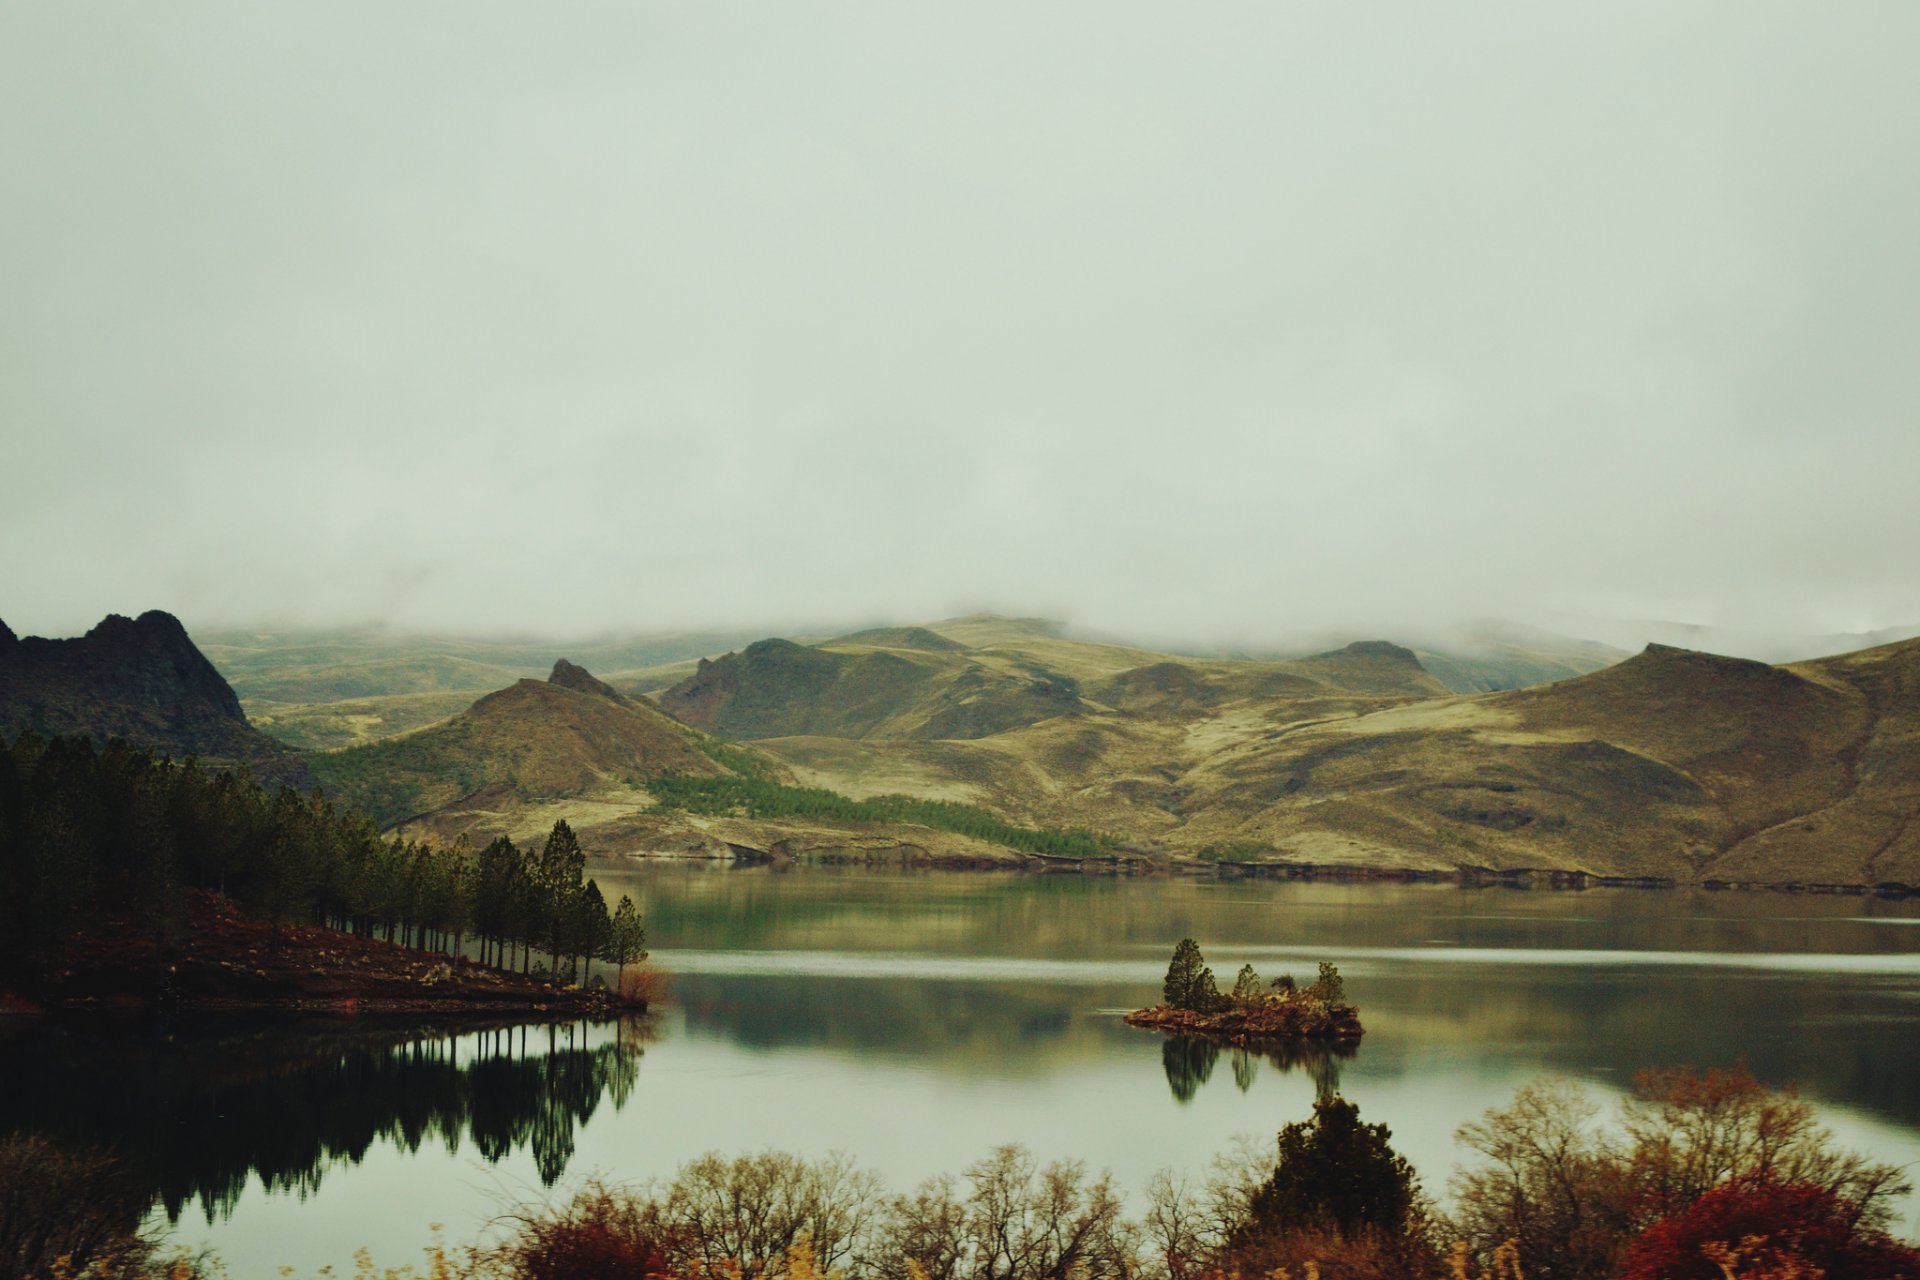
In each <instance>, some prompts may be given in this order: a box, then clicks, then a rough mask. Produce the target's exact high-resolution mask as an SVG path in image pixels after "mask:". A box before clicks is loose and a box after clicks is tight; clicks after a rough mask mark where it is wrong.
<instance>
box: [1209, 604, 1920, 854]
mask: <svg viewBox="0 0 1920 1280" xmlns="http://www.w3.org/2000/svg"><path fill="white" fill-rule="evenodd" d="M1916 690H1920V641H1909V642H1906V643H1903V644H1896V645H1890V646H1886V647H1884V648H1881V649H1875V650H1869V651H1866V652H1864V653H1860V654H1853V655H1848V656H1846V657H1843V658H1837V659H1826V660H1822V661H1819V662H1812V663H1803V664H1797V665H1795V666H1792V667H1769V666H1766V665H1764V664H1761V663H1757V662H1749V661H1746V660H1743V659H1735V658H1721V657H1715V656H1712V655H1707V654H1698V653H1691V652H1688V651H1685V650H1677V649H1670V648H1663V647H1660V646H1650V647H1649V648H1648V649H1647V650H1646V651H1645V652H1644V653H1642V654H1641V655H1639V656H1638V657H1636V658H1634V659H1632V660H1630V661H1628V662H1625V663H1622V664H1620V665H1619V666H1617V667H1613V668H1609V669H1607V670H1605V671H1601V672H1597V673H1595V674H1593V675H1589V676H1584V677H1581V678H1579V679H1576V680H1569V681H1565V682H1563V683H1560V684H1557V685H1551V686H1547V687H1545V688H1541V689H1529V690H1522V691H1518V692H1513V693H1503V694H1493V695H1487V696H1483V697H1478V698H1455V699H1443V700H1435V701H1432V702H1423V703H1419V704H1414V705H1410V706H1407V707H1403V708H1397V709H1392V710H1387V711H1382V712H1377V713H1374V714H1371V715H1367V716H1361V717H1357V718H1354V719H1351V720H1347V721H1341V722H1335V723H1329V724H1325V725H1316V726H1306V727H1303V728H1301V729H1299V730H1297V731H1294V732H1291V733H1287V734H1283V735H1282V736H1281V737H1279V738H1278V739H1276V740H1274V741H1271V742H1266V743H1260V744H1253V745H1250V746H1248V747H1246V748H1245V749H1242V750H1239V751H1236V752H1231V753H1227V754H1224V755H1221V756H1218V757H1215V758H1213V759H1210V760H1208V761H1206V762H1204V763H1203V764H1202V765H1201V766H1200V767H1198V768H1196V769H1195V770H1193V771H1192V772H1191V773H1189V774H1187V775H1185V777H1184V778H1183V781H1184V782H1185V783H1186V784H1187V785H1188V786H1190V787H1191V789H1192V790H1191V794H1190V798H1189V801H1188V803H1189V804H1190V805H1191V806H1192V808H1193V818H1192V821H1191V822H1190V823H1188V824H1187V825H1186V827H1185V828H1183V837H1184V839H1185V840H1186V841H1187V842H1193V841H1196V840H1214V841H1232V842H1246V843H1248V844H1252V845H1256V846H1260V847H1266V848H1271V849H1274V850H1276V851H1278V852H1280V853H1281V854H1283V855H1284V856H1287V857H1292V858H1297V859H1300V860H1303V861H1313V862H1340V863H1352V864H1366V865H1398V866H1427V867H1449V866H1458V865H1477V866H1487V867H1500V868H1505V867H1538V868H1556V869H1580V870H1586V871H1591V872H1596V873H1601V874H1616V875H1642V876H1660V877H1671V878H1677V879H1695V880H1704V879H1730V880H1757V881H1770V882H1777V881H1783V880H1817V881H1826V882H1840V883H1874V882H1877V881H1883V880H1885V881H1903V882H1909V883H1913V882H1920V839H1916V837H1920V831H1916V830H1915V826H1916V824H1915V823H1914V822H1913V821H1912V819H1913V817H1914V815H1915V814H1916V812H1917V811H1920V744H1917V743H1916V737H1917V736H1920V708H1917V707H1916V705H1915V700H1914V697H1913V694H1914V692H1915V691H1916Z"/></svg>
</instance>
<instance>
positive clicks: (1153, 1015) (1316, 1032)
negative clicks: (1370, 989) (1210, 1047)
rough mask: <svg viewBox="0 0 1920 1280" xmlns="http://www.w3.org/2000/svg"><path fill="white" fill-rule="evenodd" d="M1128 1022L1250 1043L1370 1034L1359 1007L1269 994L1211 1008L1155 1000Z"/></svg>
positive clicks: (1170, 1032) (1131, 1015)
mask: <svg viewBox="0 0 1920 1280" xmlns="http://www.w3.org/2000/svg"><path fill="white" fill-rule="evenodd" d="M1122 1021H1123V1022H1125V1023H1126V1024H1127V1025H1128V1026H1130V1027H1147V1028H1150V1029H1152V1030H1154V1031H1163V1032H1165V1033H1167V1034H1168V1035H1178V1036H1202V1037H1205V1038H1206V1039H1209V1040H1219V1041H1223V1042H1225V1043H1227V1044H1235V1045H1246V1044H1254V1043H1258V1042H1260V1041H1263V1040H1308V1039H1315V1040H1358V1039H1359V1038H1360V1037H1361V1036H1363V1035H1365V1034H1366V1029H1365V1028H1364V1027H1362V1026H1361V1025H1360V1011H1359V1010H1357V1009H1355V1008H1354V1007H1353V1006H1351V1005H1333V1006H1329V1005H1326V1004H1322V1003H1320V1002H1319V1001H1310V1000H1303V999H1292V998H1288V997H1286V996H1270V997H1267V998H1264V999H1261V1000H1257V1001H1252V1002H1243V1001H1237V1000H1236V1001H1234V1002H1233V1003H1232V1004H1231V1005H1229V1006H1228V1007H1226V1008H1223V1009H1219V1010H1215V1011H1213V1012H1209V1013H1201V1012H1198V1011H1196V1010H1193V1009H1175V1008H1171V1007H1169V1006H1167V1005H1164V1004H1161V1005H1155V1006H1154V1007H1153V1008H1151V1009H1136V1010H1134V1011H1133V1012H1132V1013H1129V1014H1127V1015H1126V1016H1125V1017H1124V1018H1123V1019H1122Z"/></svg>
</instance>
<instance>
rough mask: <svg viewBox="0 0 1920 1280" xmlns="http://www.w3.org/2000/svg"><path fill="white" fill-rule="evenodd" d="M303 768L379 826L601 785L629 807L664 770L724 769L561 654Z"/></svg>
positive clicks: (496, 808)
mask: <svg viewBox="0 0 1920 1280" xmlns="http://www.w3.org/2000/svg"><path fill="white" fill-rule="evenodd" d="M311 767H312V769H313V772H314V775H315V776H316V777H317V778H319V779H320V780H321V781H322V782H323V783H324V784H326V785H327V786H329V787H332V788H335V789H337V790H338V791H340V792H341V793H342V794H343V795H345V796H346V797H347V798H348V799H350V800H352V801H353V802H354V803H356V804H358V805H360V806H361V807H363V808H365V809H366V810H367V811H368V812H369V813H371V814H372V815H373V816H374V818H375V819H376V820H377V821H379V822H380V823H381V824H382V825H391V824H393V823H396V822H400V821H402V820H405V819H408V818H414V817H419V816H421V815H425V814H429V813H437V814H443V815H444V814H449V813H462V814H467V815H475V816H478V815H503V814H510V813H512V812H515V811H517V810H519V809H522V808H524V807H526V806H528V805H532V804H537V803H539V802H541V801H547V800H553V799H559V798H569V797H579V796H584V795H587V794H590V793H606V792H609V791H612V792H614V793H619V794H626V795H627V796H628V801H627V803H628V807H632V806H634V805H636V804H644V803H646V798H645V796H644V794H641V793H639V792H638V788H639V787H641V786H642V785H643V784H644V783H645V782H646V781H647V780H648V779H650V778H654V777H658V776H659V775H661V774H663V773H676V774H686V775H691V776H696V777H698V776H711V775H716V774H720V773H723V772H725V770H724V769H723V768H722V767H721V766H720V765H718V764H716V763H714V761H713V760H712V759H710V758H709V757H708V756H707V755H705V754H703V753H702V752H701V751H700V749H699V747H698V746H697V745H696V739H695V736H694V735H693V734H691V733H689V732H688V731H687V730H686V729H685V728H683V727H682V726H680V725H678V724H675V723H674V722H673V721H672V720H669V719H668V718H667V717H665V716H664V715H662V714H661V713H660V712H658V711H657V710H655V709H653V708H652V707H650V706H647V705H644V704H643V703H640V702H637V701H635V700H633V699H630V698H628V697H626V696H625V695H623V694H620V693H617V692H615V691H614V690H613V689H611V688H609V687H607V686H605V685H604V684H601V683H600V682H599V681H598V680H596V679H594V678H593V677H592V676H591V675H589V674H588V673H587V672H586V671H584V670H583V669H581V668H579V667H576V666H574V665H573V664H572V663H569V662H567V661H565V660H564V659H563V660H562V661H560V662H559V663H556V664H555V667H554V671H553V674H552V676H551V677H550V678H549V679H548V680H546V681H539V680H520V681H517V682H515V683H514V684H512V685H510V686H508V687H507V688H505V689H501V690H499V691H498V692H495V693H490V694H488V695H486V696H485V697H483V698H481V699H479V700H478V701H477V702H475V703H474V704H473V705H472V706H470V707H468V708H467V709H466V710H465V711H463V712H461V713H460V714H458V715H456V716H453V717H452V718H450V719H448V720H446V721H443V722H442V723H440V724H437V725H434V726H432V727H430V728H427V729H422V730H420V731H418V732H416V733H411V734H406V735H404V736H401V737H397V738H389V739H386V740H384V741H381V742H377V743H373V744H371V745H368V746H363V747H352V748H349V749H347V750H343V751H335V752H327V753H323V754H319V755H315V756H313V757H311ZM469 825H471V824H469ZM481 825H484V824H481ZM462 829H465V828H464V827H463V828H462Z"/></svg>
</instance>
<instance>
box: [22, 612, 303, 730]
mask: <svg viewBox="0 0 1920 1280" xmlns="http://www.w3.org/2000/svg"><path fill="white" fill-rule="evenodd" d="M29 729H31V730H34V731H36V732H39V733H43V734H49V735H54V734H78V735H81V736H83V737H87V738H91V739H92V740H93V741H95V742H97V743H98V742H105V741H106V740H107V739H109V738H125V739H127V740H128V741H130V742H136V743H139V744H141V745H144V746H153V747H158V748H161V749H162V750H165V751H169V752H172V753H174V754H176V755H203V756H209V757H215V758H220V759H227V760H241V761H248V762H260V761H272V760H277V759H280V758H282V757H284V756H285V755H286V751H285V748H283V747H281V746H280V745H279V744H278V743H276V742H274V741H273V740H272V739H271V738H268V737H266V736H265V735H264V734H261V733H259V732H257V731H256V730H255V729H254V728H253V727H252V726H251V725H249V724H248V723H247V718H246V715H245V714H244V713H243V712H242V711H241V709H240V700H239V698H238V697H236V696H235V695H234V692H233V690H232V688H230V687H229V686H228V684H227V682H226V681H225V680H223V679H221V677H220V673H219V672H218V671H216V670H214V667H213V664H212V663H210V662H208V661H207V659H206V658H205V656H204V655H202V654H201V652H200V650H199V649H197V648H195V647H194V643H193V641H192V640H191V639H190V638H189V637H188V635H187V631H186V628H185V627H183V626H181V625H180V621H179V619H177V618H175V617H174V616H173V615H172V614H168V613H162V612H160V611H159V610H157V609H155V610H151V611H149V612H147V613H143V614H141V615H140V616H139V617H138V618H123V617H121V616H119V615H118V614H110V615H108V616H107V618H106V619H105V620H104V621H102V622H101V623H100V625H98V626H96V627H95V628H94V629H93V630H91V631H89V632H87V634H86V635H84V636H81V637H79V638H77V639H71V640H43V639H41V638H39V637H37V636H28V637H26V638H25V639H20V638H17V637H15V636H14V634H13V632H12V630H11V629H8V628H6V627H5V626H4V625H0V736H6V737H9V738H10V737H13V736H15V735H17V734H19V733H22V732H24V731H26V730H29Z"/></svg>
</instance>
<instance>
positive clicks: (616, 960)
mask: <svg viewBox="0 0 1920 1280" xmlns="http://www.w3.org/2000/svg"><path fill="white" fill-rule="evenodd" d="M600 958H601V959H602V960H605V961H606V962H607V963H608V964H610V965H614V966H616V967H617V970H618V972H617V973H616V975H615V977H614V989H615V990H616V991H624V990H625V984H626V979H627V966H628V965H630V964H636V963H638V962H640V961H642V960H645V959H646V958H647V931H646V929H645V928H643V927H642V926H641V922H640V909H639V908H638V907H636V906H634V905H633V899H632V898H631V897H629V896H627V895H626V894H624V893H623V894H621V895H620V905H619V906H617V907H615V908H614V909H613V919H612V922H611V924H610V926H609V927H608V929H607V945H606V947H605V949H604V950H602V951H601V953H600Z"/></svg>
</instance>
